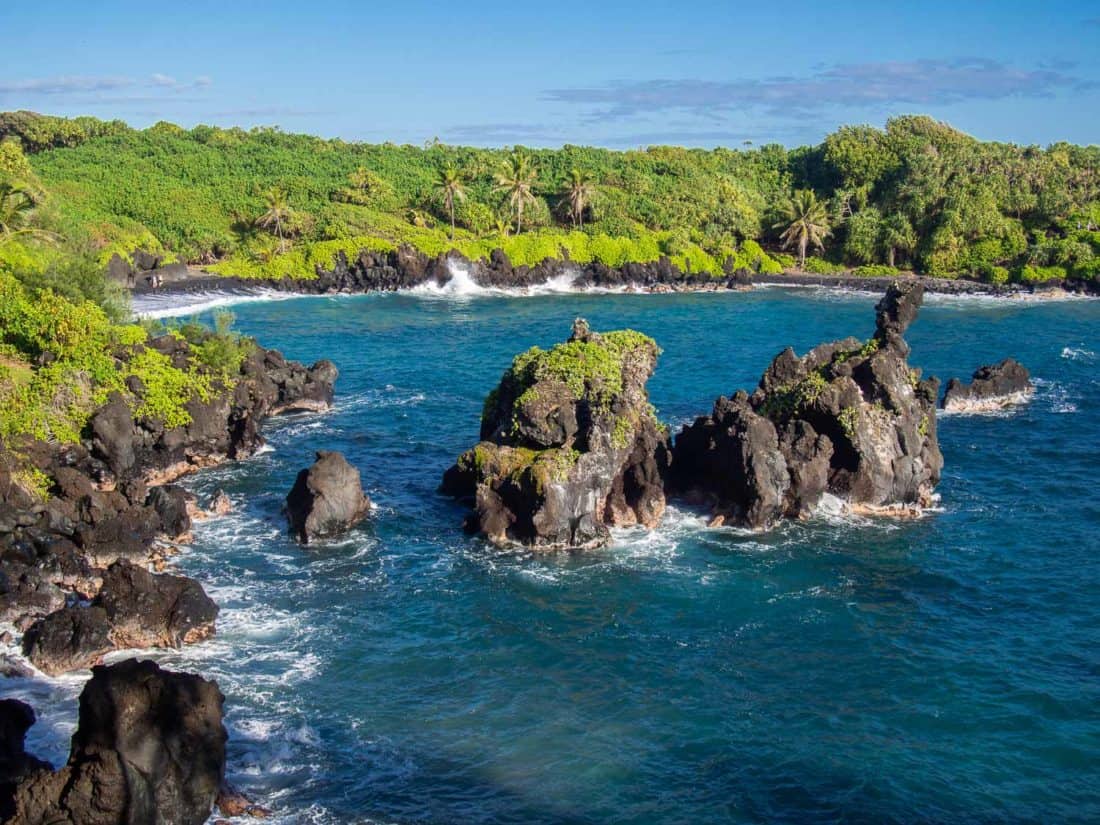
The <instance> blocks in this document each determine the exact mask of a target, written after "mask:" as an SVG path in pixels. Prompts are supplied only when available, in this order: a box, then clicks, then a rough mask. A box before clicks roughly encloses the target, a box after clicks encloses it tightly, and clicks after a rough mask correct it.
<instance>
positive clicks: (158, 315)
mask: <svg viewBox="0 0 1100 825" xmlns="http://www.w3.org/2000/svg"><path fill="white" fill-rule="evenodd" d="M304 297H307V296H306V295H305V294H304V293H297V292H282V291H279V290H274V289H264V288H257V289H255V290H248V291H244V292H233V291H223V290H210V291H203V292H165V293H162V294H157V293H155V292H154V293H146V294H142V295H136V296H134V298H133V301H132V309H133V312H134V315H135V316H137V317H138V318H147V319H150V320H156V319H162V318H179V317H182V316H189V315H198V314H199V313H201V312H209V311H210V310H212V309H218V308H220V307H228V306H234V305H236V304H251V303H257V302H266V301H286V300H290V299H292V298H304Z"/></svg>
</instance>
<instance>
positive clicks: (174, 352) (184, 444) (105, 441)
mask: <svg viewBox="0 0 1100 825" xmlns="http://www.w3.org/2000/svg"><path fill="white" fill-rule="evenodd" d="M150 346H152V347H153V348H155V349H157V350H158V351H159V352H161V353H162V354H164V355H167V356H168V357H169V358H171V359H172V362H173V364H175V365H176V366H186V365H187V363H188V359H189V348H188V344H187V342H186V341H183V340H180V339H179V338H176V337H175V336H172V335H165V336H162V337H160V338H157V339H155V340H153V341H152V342H150ZM336 377H337V370H336V367H335V366H334V365H333V364H332V362H331V361H318V362H317V363H316V364H314V365H313V366H312V367H309V368H306V367H304V366H302V365H301V364H298V363H295V362H293V361H287V360H286V359H285V358H284V357H283V356H282V355H281V354H280V353H279V352H277V351H275V350H264V349H261V348H259V347H257V348H255V349H253V351H252V352H251V353H250V354H249V355H248V357H246V358H245V359H244V361H243V363H242V364H241V367H240V372H239V375H238V376H237V378H236V380H235V383H234V384H233V386H232V388H230V389H228V390H226V391H225V392H220V393H215V394H214V395H213V396H212V397H210V398H209V400H205V401H204V400H202V399H198V398H196V399H192V400H191V401H189V402H188V403H187V405H186V407H187V412H188V414H189V415H190V417H191V421H190V422H189V423H187V424H185V425H182V426H179V427H172V428H166V427H165V426H164V423H163V422H162V421H159V420H157V419H149V418H135V417H134V416H133V414H132V412H131V410H130V406H129V405H128V404H127V403H126V401H125V400H124V399H123V398H122V397H121V396H118V395H115V396H113V397H112V398H111V399H109V401H108V403H107V404H106V405H104V406H103V407H102V408H100V409H99V410H98V411H97V412H96V414H95V415H94V416H93V417H92V420H91V422H90V427H91V431H92V439H91V444H90V448H91V454H92V457H93V458H94V459H96V460H98V461H101V462H103V464H105V465H106V468H107V470H108V471H109V472H110V474H112V475H113V476H115V477H116V478H120V479H124V478H130V477H134V476H137V477H140V478H142V479H144V480H145V481H147V482H150V483H164V482H166V481H171V480H173V479H174V478H177V477H178V476H180V475H183V474H184V473H187V472H189V471H191V470H194V469H198V468H200V467H206V466H210V465H211V464H217V463H219V462H221V461H224V460H225V459H227V458H243V457H245V456H248V455H251V454H252V453H254V452H255V451H256V450H257V449H259V448H260V447H261V446H263V443H264V442H263V437H262V436H261V435H260V429H259V428H260V425H261V424H262V423H263V421H264V419H266V418H268V417H269V416H272V415H277V414H279V413H283V412H288V411H294V410H310V411H315V410H322V409H327V408H328V407H329V406H330V405H331V403H332V396H333V384H334V382H335V381H336Z"/></svg>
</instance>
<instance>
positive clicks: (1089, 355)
mask: <svg viewBox="0 0 1100 825" xmlns="http://www.w3.org/2000/svg"><path fill="white" fill-rule="evenodd" d="M1062 357H1063V358H1065V359H1066V360H1067V361H1081V362H1084V363H1086V364H1092V363H1094V362H1095V361H1096V353H1095V352H1093V351H1092V350H1088V349H1085V348H1084V347H1062Z"/></svg>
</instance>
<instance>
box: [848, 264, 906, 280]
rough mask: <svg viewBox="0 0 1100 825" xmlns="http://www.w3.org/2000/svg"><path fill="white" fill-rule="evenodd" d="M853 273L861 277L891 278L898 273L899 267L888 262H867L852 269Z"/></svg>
mask: <svg viewBox="0 0 1100 825" xmlns="http://www.w3.org/2000/svg"><path fill="white" fill-rule="evenodd" d="M852 274H853V275H858V276H859V277H861V278H889V277H891V276H893V275H897V274H898V268H897V267H896V266H887V265H886V264H866V265H864V266H857V267H856V268H855V269H853V270H852Z"/></svg>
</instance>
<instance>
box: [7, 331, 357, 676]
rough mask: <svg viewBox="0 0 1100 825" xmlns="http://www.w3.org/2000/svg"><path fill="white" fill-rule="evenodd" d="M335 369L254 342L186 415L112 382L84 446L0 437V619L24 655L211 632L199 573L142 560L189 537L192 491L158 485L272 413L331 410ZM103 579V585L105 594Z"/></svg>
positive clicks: (81, 660) (39, 659)
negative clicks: (141, 406) (153, 413)
mask: <svg viewBox="0 0 1100 825" xmlns="http://www.w3.org/2000/svg"><path fill="white" fill-rule="evenodd" d="M147 346H150V347H153V348H155V349H157V350H158V351H160V352H162V353H164V354H165V355H167V356H168V357H169V358H171V359H172V362H173V363H174V364H176V365H177V366H180V367H184V368H186V367H188V366H189V365H190V358H191V357H192V351H191V350H190V349H189V348H188V346H187V345H186V343H185V342H184V341H182V340H180V339H178V338H177V337H175V336H172V335H166V336H163V337H162V338H157V339H154V340H152V341H150V342H149V343H148V344H147ZM335 379H336V368H335V367H334V366H333V365H332V364H331V362H328V361H319V362H318V363H317V364H314V365H313V367H310V368H306V367H304V366H302V365H301V364H297V363H294V362H291V361H287V360H286V359H285V358H283V356H282V355H281V354H279V353H278V352H276V351H274V350H264V349H261V348H259V347H254V348H253V349H252V350H251V351H250V353H249V354H248V356H247V357H246V358H245V359H244V362H243V363H242V365H241V367H240V370H239V372H238V374H237V376H236V379H235V381H233V382H232V383H231V384H230V385H225V384H222V385H220V386H219V387H216V391H215V392H214V393H213V395H211V396H210V397H209V398H208V399H206V400H199V399H196V400H194V401H192V402H191V403H190V404H189V405H188V411H189V413H190V415H191V419H192V420H191V421H190V422H189V423H187V424H186V425H183V426H179V427H172V428H166V427H165V426H164V424H163V423H162V422H160V421H158V420H155V419H151V418H148V417H143V416H137V415H135V413H134V411H133V409H132V404H131V403H130V401H128V400H127V399H126V398H124V397H123V396H121V395H118V394H116V395H114V396H112V397H111V398H110V399H108V401H107V403H105V404H104V405H103V406H102V407H100V408H99V409H98V410H97V411H96V412H95V414H94V415H93V416H92V418H91V420H90V422H89V426H88V430H87V437H86V439H85V440H84V441H83V442H82V443H80V444H71V445H58V444H51V443H45V442H40V441H22V442H19V443H18V444H4V445H0V621H6V622H11V623H12V624H14V625H15V626H16V628H17V629H19V630H23V631H27V635H26V637H25V638H24V648H25V649H26V651H27V653H28V655H30V656H31V659H32V661H34V662H35V663H36V664H37V665H38V666H39V667H40V668H42V669H43V670H45V671H47V672H49V673H59V672H63V671H64V670H68V669H74V668H82V667H88V666H89V665H91V664H94V663H95V662H97V661H98V660H99V659H100V657H101V656H102V655H103V654H104V653H105V652H107V651H109V650H113V649H115V648H116V647H130V646H145V645H150V644H155V645H164V646H176V645H179V644H182V643H188V642H192V641H195V640H197V639H200V638H203V637H205V636H206V635H208V634H209V633H211V632H213V610H214V608H213V603H212V602H210V601H209V599H207V598H206V596H205V594H203V592H202V588H201V587H200V586H199V585H198V584H197V583H195V582H191V581H190V580H188V579H184V578H182V577H178V576H177V577H153V576H151V574H149V573H146V572H145V571H144V570H141V569H140V567H141V566H143V565H152V566H154V567H156V568H158V569H160V568H161V567H163V565H164V563H165V562H164V558H163V552H164V551H163V550H161V549H160V548H161V546H162V545H163V544H164V542H181V541H187V540H188V539H189V533H190V529H191V513H192V512H194V501H193V497H192V496H191V495H190V494H188V493H187V492H185V491H184V490H183V489H181V488H179V487H175V486H172V485H167V484H165V483H166V482H168V481H171V480H172V479H174V478H176V477H178V476H179V475H181V474H183V473H186V472H190V471H191V470H194V469H197V468H200V467H204V466H210V465H212V464H216V463H218V462H220V461H223V460H226V459H230V458H237V457H242V456H247V455H250V454H251V453H253V452H255V450H256V449H258V448H259V447H260V446H261V445H262V444H263V437H262V435H261V434H260V425H261V424H262V422H263V421H264V420H265V419H266V418H267V417H268V416H271V415H274V414H277V413H281V412H287V411H292V410H320V409H325V408H326V407H328V406H329V405H330V404H331V402H332V396H333V382H334V381H335ZM140 389H141V388H140V387H132V388H131V391H132V392H134V393H139V392H140ZM28 478H30V479H38V483H40V484H41V485H42V486H41V487H40V488H37V485H29V484H28V483H27V479H28ZM159 485H164V486H159ZM222 506H223V507H224V503H223V505H222ZM116 563H125V564H119V565H118V566H117V567H112V565H116ZM135 565H136V567H135ZM104 581H107V582H108V583H109V584H110V585H111V587H110V588H108V589H107V591H106V592H105V593H103V594H100V588H101V586H103V583H104ZM124 585H125V587H124ZM119 588H122V590H121V591H120V590H119ZM114 592H124V593H125V594H126V595H125V596H122V597H114V596H112V593H114ZM97 594H99V595H97ZM135 606H140V610H141V611H148V616H146V617H138V616H136V615H134V614H133V611H134V610H135V609H138V608H136V607H135ZM105 608H110V610H109V611H105ZM32 627H33V628H34V629H33V632H31V628H32Z"/></svg>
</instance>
